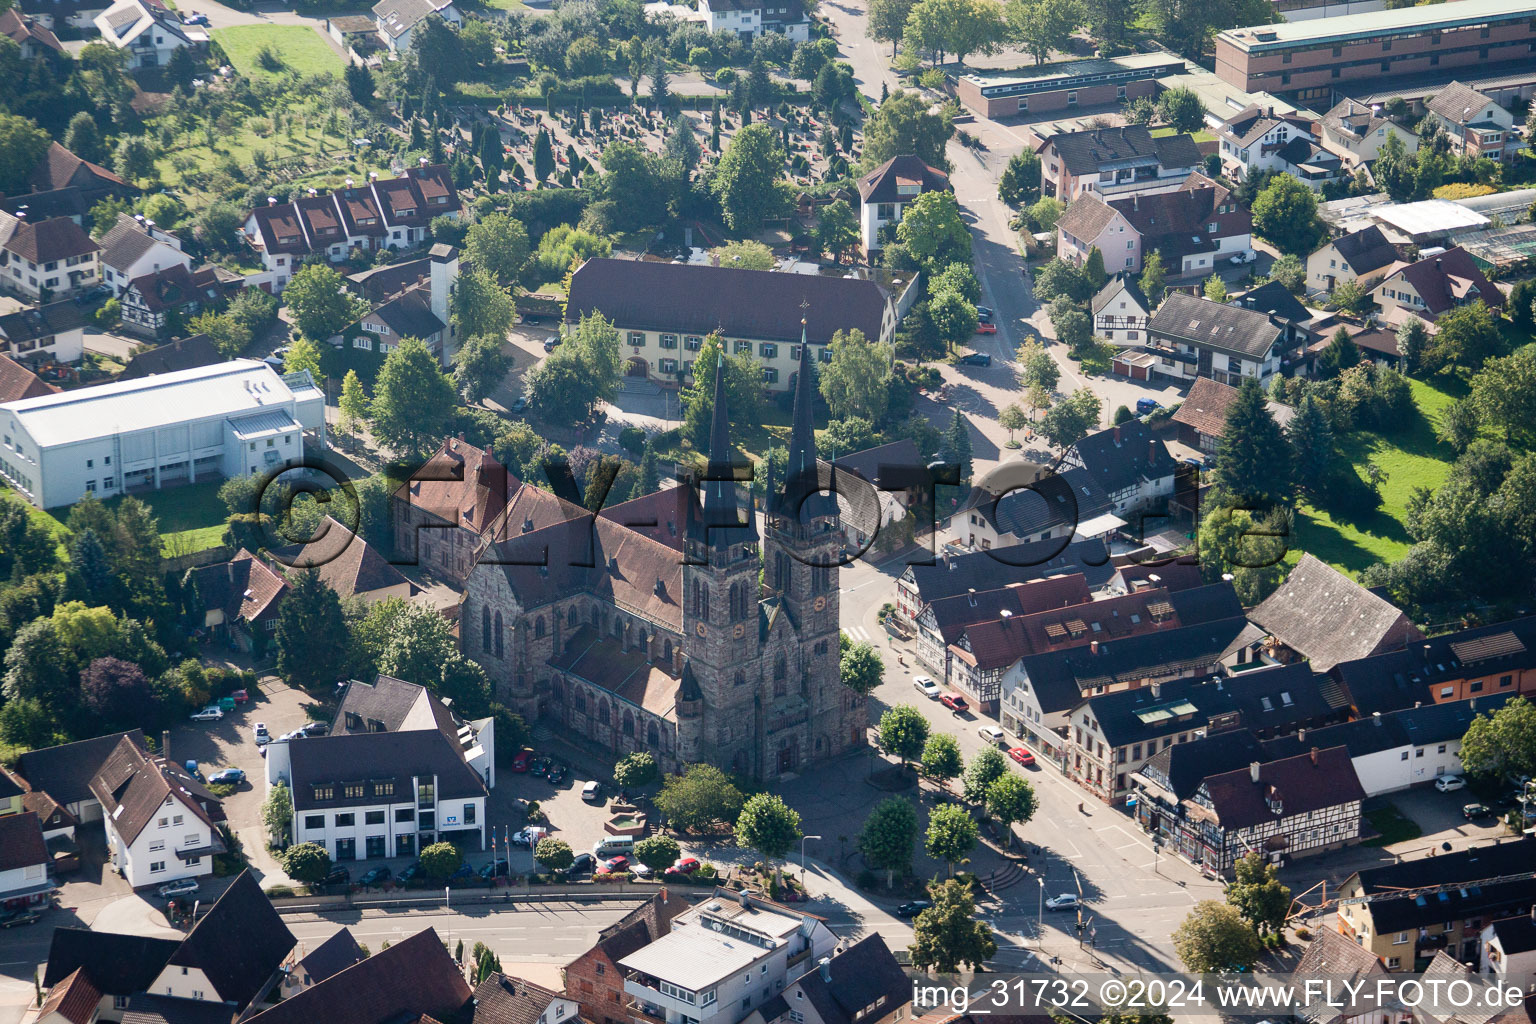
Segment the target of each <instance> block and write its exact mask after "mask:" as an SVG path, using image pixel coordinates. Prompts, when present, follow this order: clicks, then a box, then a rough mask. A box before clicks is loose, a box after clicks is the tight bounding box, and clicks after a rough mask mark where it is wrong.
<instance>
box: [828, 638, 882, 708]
mask: <svg viewBox="0 0 1536 1024" xmlns="http://www.w3.org/2000/svg"><path fill="white" fill-rule="evenodd" d="M838 672H839V676H840V678H841V680H842V683H843V685H844V686H846V687H848V689H850V690H852V691H853V692H854V693H857V694H860V695H861V696H868V695H869V694H870V693H872V692H873V691H874V689H875V687H877V686H879V685H880V683H881V681H882V680H883V679H884V678H885V662H884V661H882V660H880V655H879V653H877V652H876V651H875V649H874V647H873V646H871V645H870V644H867V643H863V642H859V643H855V644H851V645H849V647H848V648H847V649H846V650H844V651H843V652H842V654H841V656H840V658H839V660H838Z"/></svg>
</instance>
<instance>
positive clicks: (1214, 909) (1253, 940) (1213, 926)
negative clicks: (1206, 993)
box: [1173, 900, 1259, 974]
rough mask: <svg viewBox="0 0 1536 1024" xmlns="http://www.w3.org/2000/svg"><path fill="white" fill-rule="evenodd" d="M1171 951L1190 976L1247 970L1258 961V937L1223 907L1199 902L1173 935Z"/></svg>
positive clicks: (1238, 917)
mask: <svg viewBox="0 0 1536 1024" xmlns="http://www.w3.org/2000/svg"><path fill="white" fill-rule="evenodd" d="M1173 948H1174V949H1175V950H1176V951H1177V952H1178V954H1179V959H1180V960H1182V961H1184V969H1185V970H1186V971H1189V972H1190V973H1192V974H1212V973H1216V972H1221V971H1231V970H1247V969H1248V968H1250V967H1252V966H1253V965H1254V963H1255V962H1257V961H1258V959H1259V937H1258V935H1257V934H1255V933H1254V930H1253V927H1252V926H1251V925H1250V924H1249V923H1248V922H1247V921H1244V920H1243V918H1242V916H1241V915H1240V914H1239V913H1238V912H1237V911H1236V910H1234V909H1233V908H1231V907H1229V906H1227V905H1226V904H1225V903H1217V902H1216V901H1215V900H1202V901H1200V902H1199V903H1197V904H1195V909H1193V910H1191V911H1190V912H1189V916H1188V917H1186V918H1185V919H1184V923H1183V924H1181V925H1179V927H1178V928H1177V929H1175V930H1174V933H1173Z"/></svg>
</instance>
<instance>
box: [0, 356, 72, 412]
mask: <svg viewBox="0 0 1536 1024" xmlns="http://www.w3.org/2000/svg"><path fill="white" fill-rule="evenodd" d="M58 390H59V389H58V388H56V387H54V386H53V385H52V384H47V383H44V381H43V379H42V378H41V377H39V376H38V375H37V374H35V373H33V372H32V371H31V370H29V369H27V368H26V367H25V366H22V365H21V364H20V363H18V362H17V361H16V360H14V359H12V358H11V357H10V356H4V355H0V402H16V401H20V400H21V399H23V398H37V397H39V396H40V395H51V394H53V393H55V392H56V391H58Z"/></svg>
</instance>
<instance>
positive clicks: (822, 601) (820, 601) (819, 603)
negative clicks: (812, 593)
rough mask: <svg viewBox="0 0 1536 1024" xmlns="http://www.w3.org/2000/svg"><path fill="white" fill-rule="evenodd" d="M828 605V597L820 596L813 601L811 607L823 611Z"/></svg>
mask: <svg viewBox="0 0 1536 1024" xmlns="http://www.w3.org/2000/svg"><path fill="white" fill-rule="evenodd" d="M826 606H827V599H826V598H824V597H818V598H817V599H816V600H814V601H812V602H811V607H812V608H814V609H816V610H817V611H821V610H822V609H823V608H825V607H826Z"/></svg>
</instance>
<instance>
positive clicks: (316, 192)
mask: <svg viewBox="0 0 1536 1024" xmlns="http://www.w3.org/2000/svg"><path fill="white" fill-rule="evenodd" d="M319 194H320V190H319V189H316V188H311V189H310V190H309V196H310V198H311V199H313V198H314V197H315V196H317V195H319Z"/></svg>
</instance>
